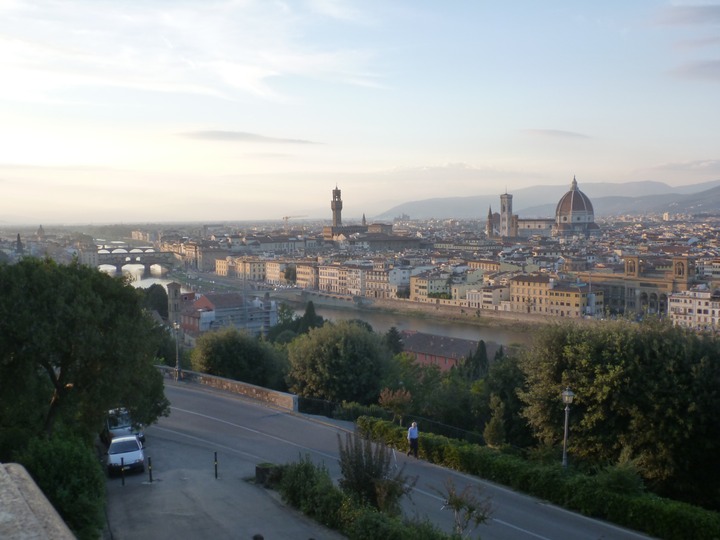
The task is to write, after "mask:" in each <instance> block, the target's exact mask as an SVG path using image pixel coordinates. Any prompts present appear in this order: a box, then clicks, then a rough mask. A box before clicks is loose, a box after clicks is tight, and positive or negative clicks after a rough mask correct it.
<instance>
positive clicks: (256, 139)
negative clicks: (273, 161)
mask: <svg viewBox="0 0 720 540" xmlns="http://www.w3.org/2000/svg"><path fill="white" fill-rule="evenodd" d="M183 136H184V137H189V138H191V139H201V140H204V141H236V142H252V143H270V144H320V143H317V142H314V141H306V140H304V139H282V138H279V137H266V136H265V135H258V134H257V133H248V132H246V131H220V130H209V131H191V132H189V133H185V134H183Z"/></svg>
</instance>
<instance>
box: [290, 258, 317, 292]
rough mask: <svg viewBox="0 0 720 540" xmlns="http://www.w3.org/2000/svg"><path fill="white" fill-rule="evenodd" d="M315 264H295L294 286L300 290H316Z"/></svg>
mask: <svg viewBox="0 0 720 540" xmlns="http://www.w3.org/2000/svg"><path fill="white" fill-rule="evenodd" d="M318 279H319V277H318V265H317V263H297V265H296V266H295V284H296V285H297V286H298V287H300V288H302V289H309V290H317V289H318V286H319V282H318Z"/></svg>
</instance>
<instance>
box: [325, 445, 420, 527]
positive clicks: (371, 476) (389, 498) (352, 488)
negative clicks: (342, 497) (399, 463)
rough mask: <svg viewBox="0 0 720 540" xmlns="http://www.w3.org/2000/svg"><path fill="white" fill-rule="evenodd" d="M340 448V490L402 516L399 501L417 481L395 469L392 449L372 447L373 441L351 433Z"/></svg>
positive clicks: (383, 446)
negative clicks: (392, 460) (392, 461)
mask: <svg viewBox="0 0 720 540" xmlns="http://www.w3.org/2000/svg"><path fill="white" fill-rule="evenodd" d="M338 446H339V449H340V472H341V473H342V479H341V480H340V487H341V488H342V489H343V491H345V492H346V493H348V494H349V495H351V496H354V497H357V499H358V500H359V501H360V502H361V503H362V504H369V505H371V506H373V507H374V508H377V509H378V510H381V511H383V512H386V513H388V514H393V515H397V514H399V513H400V499H401V498H402V496H403V495H406V494H409V493H410V491H411V490H412V488H413V487H414V485H415V482H416V481H417V479H416V478H415V479H411V478H409V477H407V476H405V475H404V474H403V469H404V467H403V469H400V470H393V464H392V463H391V453H390V450H389V449H388V448H387V447H386V446H385V445H383V444H375V445H373V443H372V441H370V439H361V438H360V437H357V436H356V435H353V434H351V433H348V434H347V436H346V439H345V445H344V446H343V444H342V441H341V440H340V436H339V435H338Z"/></svg>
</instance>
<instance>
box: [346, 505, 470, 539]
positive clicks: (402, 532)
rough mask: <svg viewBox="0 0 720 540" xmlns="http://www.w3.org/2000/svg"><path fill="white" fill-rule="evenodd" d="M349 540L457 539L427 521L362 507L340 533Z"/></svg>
mask: <svg viewBox="0 0 720 540" xmlns="http://www.w3.org/2000/svg"><path fill="white" fill-rule="evenodd" d="M342 532H343V533H344V534H345V535H347V537H348V538H349V539H350V540H377V539H378V538H382V539H383V540H449V539H454V538H457V537H456V536H453V535H448V534H447V533H444V532H443V531H441V530H440V529H438V528H437V527H435V525H433V524H432V523H429V522H427V521H407V520H403V519H401V518H399V517H393V516H388V515H387V514H384V513H382V512H378V511H377V510H374V509H372V508H367V507H364V508H362V509H361V510H360V511H358V512H357V514H356V518H355V520H354V521H353V522H352V523H350V524H349V525H348V527H347V528H345V529H344V530H343V531H342Z"/></svg>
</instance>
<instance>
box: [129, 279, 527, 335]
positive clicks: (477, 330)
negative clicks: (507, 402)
mask: <svg viewBox="0 0 720 540" xmlns="http://www.w3.org/2000/svg"><path fill="white" fill-rule="evenodd" d="M170 281H172V280H170V279H164V278H161V277H151V278H145V279H140V280H138V281H135V282H134V283H133V284H134V285H135V286H136V287H142V288H147V287H150V285H152V284H153V283H159V284H161V285H163V286H165V285H167V284H168V283H170ZM205 281H206V282H208V281H210V280H208V279H206V280H205ZM213 283H214V281H213ZM203 288H204V287H203ZM188 290H190V289H188ZM258 294H260V292H259V291H258ZM271 294H272V293H271ZM280 301H282V300H280ZM314 304H315V312H316V313H317V314H318V315H321V316H322V317H323V318H325V319H327V320H330V321H340V320H348V319H361V320H363V321H365V322H367V323H368V324H369V325H370V326H372V328H373V330H375V331H376V332H378V333H385V332H387V331H388V330H389V329H390V328H391V327H393V326H394V327H395V328H397V329H398V330H415V331H417V332H424V333H427V334H435V335H438V336H446V337H453V338H460V339H470V340H474V341H477V340H481V339H482V340H484V341H486V342H495V343H498V344H500V345H504V346H508V345H518V344H528V343H529V342H530V341H531V339H532V335H530V334H529V332H532V330H528V328H527V327H524V328H522V329H518V330H514V329H513V328H512V326H507V325H506V326H500V327H495V326H480V325H475V324H468V323H462V322H458V321H449V320H444V319H432V318H426V317H417V316H412V315H410V314H408V315H404V314H400V313H387V312H383V311H379V310H377V311H376V310H369V309H362V310H360V309H353V308H350V307H348V308H344V307H343V308H340V307H335V306H327V305H323V304H321V303H318V302H317V301H314ZM304 312H305V310H304V308H302V307H298V308H297V309H296V313H297V314H298V315H302V314H303V313H304Z"/></svg>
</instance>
